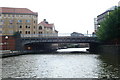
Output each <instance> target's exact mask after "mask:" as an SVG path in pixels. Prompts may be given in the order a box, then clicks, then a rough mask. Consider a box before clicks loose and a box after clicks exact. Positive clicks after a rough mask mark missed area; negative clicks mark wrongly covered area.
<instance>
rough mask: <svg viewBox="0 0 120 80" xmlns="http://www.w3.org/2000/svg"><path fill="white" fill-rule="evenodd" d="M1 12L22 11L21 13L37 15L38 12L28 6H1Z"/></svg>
mask: <svg viewBox="0 0 120 80" xmlns="http://www.w3.org/2000/svg"><path fill="white" fill-rule="evenodd" d="M0 13H19V14H20V13H21V14H34V15H37V13H36V12H33V11H31V10H29V9H27V8H11V7H0Z"/></svg>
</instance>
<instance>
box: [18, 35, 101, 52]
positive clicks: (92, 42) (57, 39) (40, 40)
mask: <svg viewBox="0 0 120 80" xmlns="http://www.w3.org/2000/svg"><path fill="white" fill-rule="evenodd" d="M18 40H20V43H21V44H20V45H19V44H18V46H21V47H18V49H22V50H31V51H39V50H40V49H44V50H50V49H52V48H55V47H56V46H53V45H54V44H60V43H89V47H90V50H91V51H94V50H95V47H96V44H97V43H99V41H98V40H97V37H94V36H49V37H48V36H47V37H21V38H19V39H18ZM57 47H58V46H57ZM56 49H57V48H56ZM93 49H94V50H93Z"/></svg>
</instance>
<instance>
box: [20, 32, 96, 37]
mask: <svg viewBox="0 0 120 80" xmlns="http://www.w3.org/2000/svg"><path fill="white" fill-rule="evenodd" d="M58 36H59V37H61V36H62V37H64V36H68V37H69V36H72V35H71V33H58V34H56V33H49V34H21V37H58ZM72 37H96V35H93V34H83V35H74V36H72Z"/></svg>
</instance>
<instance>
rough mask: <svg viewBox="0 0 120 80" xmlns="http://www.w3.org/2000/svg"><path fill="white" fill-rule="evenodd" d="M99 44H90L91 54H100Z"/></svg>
mask: <svg viewBox="0 0 120 80" xmlns="http://www.w3.org/2000/svg"><path fill="white" fill-rule="evenodd" d="M98 47H99V44H98V43H89V52H90V53H98Z"/></svg>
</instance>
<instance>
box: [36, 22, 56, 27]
mask: <svg viewBox="0 0 120 80" xmlns="http://www.w3.org/2000/svg"><path fill="white" fill-rule="evenodd" d="M38 25H43V26H45V27H54V24H49V23H46V22H45V21H42V22H40V23H39V24H38Z"/></svg>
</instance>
